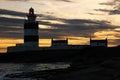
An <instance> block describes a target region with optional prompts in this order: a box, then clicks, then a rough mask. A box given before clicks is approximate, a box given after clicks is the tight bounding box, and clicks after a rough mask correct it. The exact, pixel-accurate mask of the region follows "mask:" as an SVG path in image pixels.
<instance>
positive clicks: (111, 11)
mask: <svg viewBox="0 0 120 80" xmlns="http://www.w3.org/2000/svg"><path fill="white" fill-rule="evenodd" d="M94 10H95V11H102V12H108V13H109V15H118V14H120V10H108V9H94Z"/></svg>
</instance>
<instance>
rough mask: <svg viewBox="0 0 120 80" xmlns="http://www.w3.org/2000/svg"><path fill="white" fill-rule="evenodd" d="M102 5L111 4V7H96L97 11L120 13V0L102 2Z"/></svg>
mask: <svg viewBox="0 0 120 80" xmlns="http://www.w3.org/2000/svg"><path fill="white" fill-rule="evenodd" d="M100 5H106V6H111V9H109V10H108V9H96V11H102V12H107V13H109V14H110V15H119V14H120V0H111V1H108V2H104V3H100Z"/></svg>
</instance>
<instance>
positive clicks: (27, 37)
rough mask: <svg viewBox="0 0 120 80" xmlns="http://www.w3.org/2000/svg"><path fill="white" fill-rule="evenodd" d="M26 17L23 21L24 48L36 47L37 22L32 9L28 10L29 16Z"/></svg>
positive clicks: (37, 36) (37, 41)
mask: <svg viewBox="0 0 120 80" xmlns="http://www.w3.org/2000/svg"><path fill="white" fill-rule="evenodd" d="M27 17H28V20H25V22H24V44H25V45H26V46H34V47H36V46H37V47H38V44H39V35H38V21H36V15H35V14H34V9H33V8H30V9H29V14H28V15H27Z"/></svg>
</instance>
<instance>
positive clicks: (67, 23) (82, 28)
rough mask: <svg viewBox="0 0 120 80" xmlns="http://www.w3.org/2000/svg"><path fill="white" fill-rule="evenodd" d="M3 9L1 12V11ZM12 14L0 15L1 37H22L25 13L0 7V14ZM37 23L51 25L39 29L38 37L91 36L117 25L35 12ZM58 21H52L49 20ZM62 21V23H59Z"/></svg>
mask: <svg viewBox="0 0 120 80" xmlns="http://www.w3.org/2000/svg"><path fill="white" fill-rule="evenodd" d="M1 11H3V12H1ZM3 14H4V15H12V16H13V17H12V18H8V17H1V16H0V32H1V34H0V37H1V38H23V36H24V35H23V33H24V31H23V28H24V26H23V25H24V19H20V18H15V16H21V17H23V16H24V15H26V13H23V12H16V11H10V10H3V9H0V15H3ZM37 16H39V19H38V20H39V24H40V25H45V26H51V27H53V29H42V28H40V29H39V37H40V38H56V37H60V36H83V37H91V36H93V35H94V33H95V32H97V31H100V30H107V29H114V28H117V26H112V25H110V23H109V22H107V21H99V20H86V19H63V18H57V17H54V16H50V15H45V14H37ZM55 20H56V21H58V23H52V22H50V21H55ZM59 22H62V23H63V24H60V23H59Z"/></svg>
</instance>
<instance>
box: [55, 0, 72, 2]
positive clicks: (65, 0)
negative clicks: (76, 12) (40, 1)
mask: <svg viewBox="0 0 120 80" xmlns="http://www.w3.org/2000/svg"><path fill="white" fill-rule="evenodd" d="M56 1H64V2H72V1H70V0H56Z"/></svg>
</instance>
